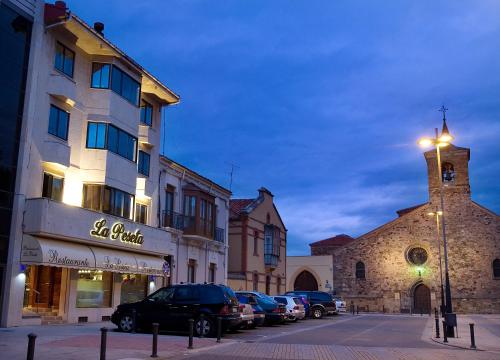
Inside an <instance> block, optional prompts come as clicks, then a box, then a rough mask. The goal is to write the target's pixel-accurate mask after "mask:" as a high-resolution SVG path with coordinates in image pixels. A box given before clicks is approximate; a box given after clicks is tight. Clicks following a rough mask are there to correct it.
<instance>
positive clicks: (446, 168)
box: [441, 162, 455, 183]
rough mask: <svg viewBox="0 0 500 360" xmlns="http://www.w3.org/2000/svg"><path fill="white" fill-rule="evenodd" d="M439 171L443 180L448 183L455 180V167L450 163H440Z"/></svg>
mask: <svg viewBox="0 0 500 360" xmlns="http://www.w3.org/2000/svg"><path fill="white" fill-rule="evenodd" d="M441 172H442V180H443V182H445V183H449V182H453V181H454V180H455V168H454V167H453V164H452V163H449V162H444V163H443V164H442V165H441Z"/></svg>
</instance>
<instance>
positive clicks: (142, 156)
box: [137, 150, 151, 177]
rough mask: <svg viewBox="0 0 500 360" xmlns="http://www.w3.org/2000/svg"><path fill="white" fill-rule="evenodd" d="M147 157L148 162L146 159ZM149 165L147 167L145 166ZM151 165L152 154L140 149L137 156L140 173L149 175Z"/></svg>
mask: <svg viewBox="0 0 500 360" xmlns="http://www.w3.org/2000/svg"><path fill="white" fill-rule="evenodd" d="M145 159H147V164H146V163H145V162H144V160H145ZM146 165H147V169H146V168H145V167H146ZM150 166H151V155H150V154H149V153H147V152H145V151H143V150H139V152H138V156H137V171H138V172H139V174H142V175H144V176H147V177H149V170H150Z"/></svg>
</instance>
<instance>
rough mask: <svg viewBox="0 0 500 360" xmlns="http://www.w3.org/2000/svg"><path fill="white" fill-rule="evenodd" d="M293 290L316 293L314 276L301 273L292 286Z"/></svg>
mask: <svg viewBox="0 0 500 360" xmlns="http://www.w3.org/2000/svg"><path fill="white" fill-rule="evenodd" d="M293 289H294V290H302V291H317V290H318V282H317V281H316V279H315V278H314V275H313V274H311V273H310V272H309V271H307V270H304V271H302V272H301V273H300V274H299V275H298V276H297V278H296V279H295V282H294V284H293Z"/></svg>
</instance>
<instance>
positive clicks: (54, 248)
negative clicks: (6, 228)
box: [21, 235, 95, 269]
mask: <svg viewBox="0 0 500 360" xmlns="http://www.w3.org/2000/svg"><path fill="white" fill-rule="evenodd" d="M21 263H23V264H40V265H49V266H58V267H70V268H78V269H93V268H95V257H94V254H93V253H92V251H91V250H90V248H89V247H88V246H83V245H78V244H73V243H67V242H62V241H56V240H46V239H39V238H35V237H33V236H30V235H24V236H23V243H22V247H21Z"/></svg>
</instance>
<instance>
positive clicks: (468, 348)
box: [430, 338, 488, 351]
mask: <svg viewBox="0 0 500 360" xmlns="http://www.w3.org/2000/svg"><path fill="white" fill-rule="evenodd" d="M430 340H431V341H433V342H435V343H436V344H439V345H444V346H449V347H454V348H457V349H463V350H470V351H488V350H484V349H479V348H476V349H471V348H470V347H465V346H460V345H453V344H450V343H447V344H445V343H444V342H441V341H438V340H436V339H434V338H430Z"/></svg>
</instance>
